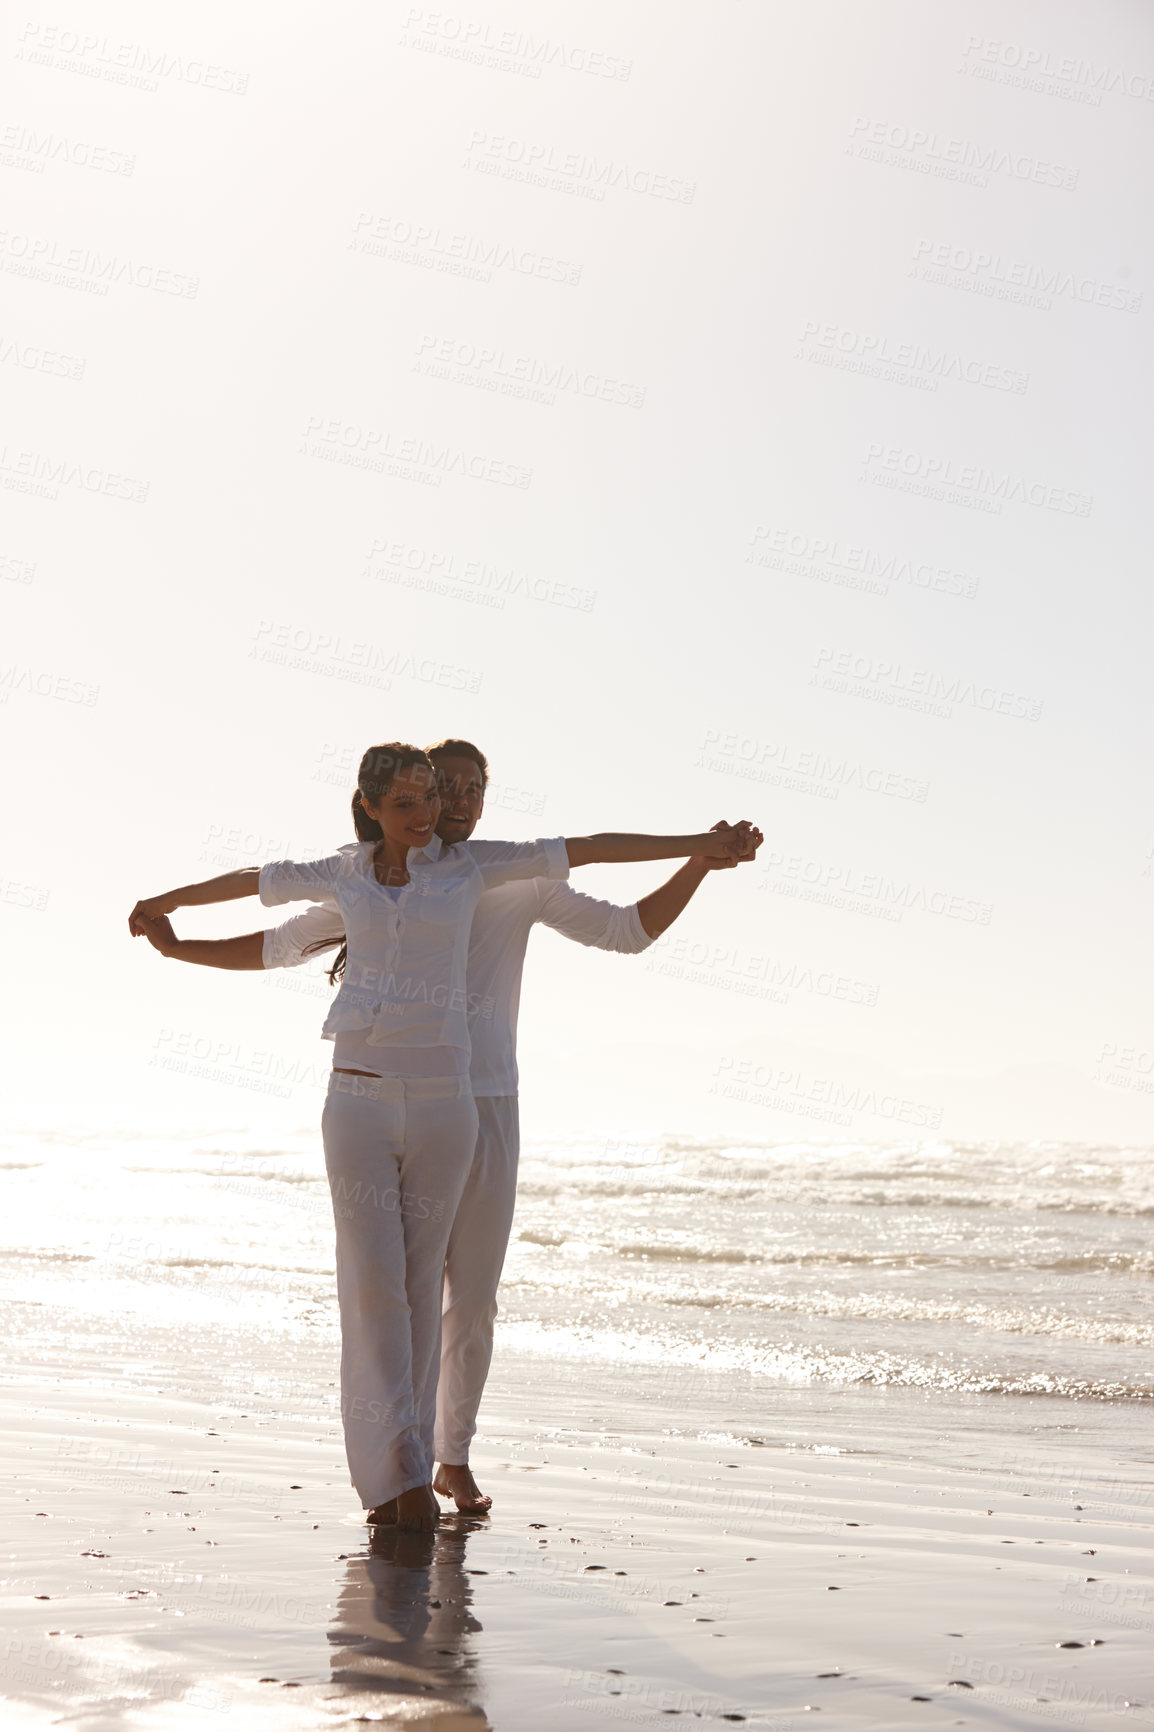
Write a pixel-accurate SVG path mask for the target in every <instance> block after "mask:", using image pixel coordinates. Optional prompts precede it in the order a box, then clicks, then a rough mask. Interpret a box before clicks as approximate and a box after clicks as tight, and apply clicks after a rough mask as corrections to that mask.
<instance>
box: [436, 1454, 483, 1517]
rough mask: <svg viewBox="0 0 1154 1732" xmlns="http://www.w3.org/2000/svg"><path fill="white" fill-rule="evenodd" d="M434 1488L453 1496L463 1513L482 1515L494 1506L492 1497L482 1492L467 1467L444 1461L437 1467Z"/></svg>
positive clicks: (445, 1494) (445, 1495)
mask: <svg viewBox="0 0 1154 1732" xmlns="http://www.w3.org/2000/svg"><path fill="white" fill-rule="evenodd" d="M433 1490H434V1491H439V1492H440V1494H441V1496H442V1497H451V1498H452V1500H453V1502H454V1503H455V1504H456V1506H457V1508H458V1509H459V1510H460V1511H461V1513H462V1515H480V1514H482V1512H483V1511H485V1510H487V1509H492V1507H493V1500H492V1498H491V1497H488V1496H486V1494H485V1493H484V1492H482V1490H481V1488H480V1486H479V1485H478V1484H477V1482H476V1480H475V1479H474V1478H473V1476H472V1474H471V1473H470V1472H469V1469H468V1468H467V1467H452V1466H451V1465H450V1464H449V1463H448V1462H444V1461H443V1462H442V1463H441V1465H440V1467H439V1468H438V1469H437V1477H436V1479H435V1480H434V1481H433Z"/></svg>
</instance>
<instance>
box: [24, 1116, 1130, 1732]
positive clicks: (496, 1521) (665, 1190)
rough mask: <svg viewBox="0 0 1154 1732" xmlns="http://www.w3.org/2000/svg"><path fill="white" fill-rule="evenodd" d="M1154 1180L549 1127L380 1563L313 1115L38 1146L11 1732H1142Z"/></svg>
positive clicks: (28, 1279) (1044, 1156)
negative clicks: (428, 1514)
mask: <svg viewBox="0 0 1154 1732" xmlns="http://www.w3.org/2000/svg"><path fill="white" fill-rule="evenodd" d="M1139 1155H1140V1152H1137V1151H1129V1152H1127V1151H1117V1150H1115V1151H1097V1152H1095V1151H1091V1150H1087V1149H1084V1148H1079V1149H1077V1150H1070V1149H1066V1150H1058V1149H1049V1150H1040V1149H1038V1148H1030V1149H1017V1150H1008V1149H1005V1148H1003V1149H1000V1150H993V1149H991V1150H985V1151H983V1150H981V1149H969V1150H957V1149H953V1150H951V1149H949V1148H947V1147H944V1146H936V1147H934V1148H932V1149H931V1148H928V1147H926V1146H924V1145H923V1146H919V1145H915V1144H904V1145H896V1144H895V1145H889V1146H886V1147H880V1146H879V1147H874V1148H866V1147H864V1146H857V1147H853V1148H850V1147H848V1146H830V1147H826V1148H824V1149H823V1148H819V1147H818V1146H816V1145H814V1146H793V1147H791V1148H788V1149H787V1148H785V1147H782V1146H778V1147H770V1148H755V1147H752V1146H743V1147H728V1148H726V1147H720V1146H715V1145H707V1144H702V1143H701V1142H695V1143H682V1142H679V1141H678V1140H677V1139H673V1138H665V1139H658V1138H654V1139H653V1140H652V1141H651V1142H646V1143H632V1144H629V1145H623V1144H608V1143H604V1144H600V1145H594V1144H591V1143H590V1142H588V1141H586V1142H584V1143H574V1144H571V1145H565V1144H561V1143H557V1142H556V1141H554V1142H549V1143H539V1144H532V1143H530V1146H529V1147H528V1148H527V1150H526V1154H525V1160H524V1170H523V1179H522V1194H521V1203H520V1206H519V1215H518V1221H517V1225H516V1226H515V1229H514V1244H513V1247H512V1249H511V1252H510V1259H509V1265H508V1269H507V1277H508V1279H507V1284H506V1289H505V1295H504V1300H505V1304H504V1313H503V1317H502V1320H501V1322H500V1323H499V1325H498V1346H497V1354H496V1359H495V1364H494V1370H493V1374H492V1377H491V1380H490V1384H489V1389H488V1392H487V1397H486V1402H485V1405H484V1407H483V1409H482V1415H481V1430H480V1434H479V1436H478V1439H477V1443H476V1446H475V1451H474V1467H475V1471H476V1474H477V1477H478V1479H479V1481H480V1483H481V1484H482V1486H483V1487H484V1488H485V1489H487V1490H489V1491H490V1492H491V1493H492V1494H493V1498H494V1507H493V1511H492V1514H491V1515H490V1516H489V1517H487V1518H481V1519H465V1518H458V1517H454V1518H447V1519H446V1520H445V1522H444V1523H443V1525H442V1527H441V1529H440V1531H439V1532H438V1534H437V1535H436V1536H435V1537H430V1538H423V1537H420V1536H411V1535H399V1534H397V1533H396V1531H395V1530H390V1529H378V1530H376V1531H375V1536H374V1538H373V1539H372V1542H371V1543H370V1537H369V1533H368V1530H367V1528H366V1527H365V1525H364V1523H363V1521H362V1519H361V1514H360V1511H359V1510H358V1509H357V1507H356V1499H355V1497H354V1495H353V1493H352V1491H351V1489H350V1488H349V1485H348V1476H347V1470H346V1467H345V1463H344V1456H343V1448H342V1444H341V1437H340V1424H339V1405H338V1395H337V1389H336V1377H337V1350H338V1339H339V1338H338V1332H337V1326H336V1306H335V1297H334V1294H333V1290H332V1274H331V1268H332V1264H331V1216H330V1215H328V1214H327V1213H326V1212H327V1211H328V1210H329V1207H330V1205H329V1201H328V1194H327V1188H326V1187H325V1184H324V1179H323V1168H322V1166H321V1164H320V1161H319V1139H318V1138H317V1137H316V1134H315V1132H308V1131H302V1132H301V1133H300V1134H299V1137H297V1138H295V1139H294V1138H292V1137H283V1138H281V1139H279V1141H278V1143H277V1145H276V1146H270V1147H262V1146H261V1144H260V1142H259V1139H258V1138H257V1137H256V1135H255V1134H249V1133H247V1132H244V1131H241V1130H235V1129H234V1130H229V1131H219V1132H216V1133H211V1132H208V1131H204V1130H202V1131H201V1132H199V1133H196V1132H188V1133H182V1134H181V1136H180V1137H170V1138H169V1139H168V1140H167V1141H164V1140H163V1139H160V1138H158V1137H157V1136H155V1135H149V1134H144V1133H139V1134H137V1135H135V1136H132V1137H128V1136H126V1135H124V1134H121V1133H116V1134H113V1133H109V1134H108V1135H107V1136H105V1137H100V1138H98V1137H95V1136H92V1137H89V1138H75V1137H73V1138H69V1137H63V1136H62V1137H56V1138H53V1139H51V1140H49V1139H47V1138H44V1137H41V1138H40V1139H39V1140H36V1141H32V1140H29V1139H26V1140H25V1141H24V1142H23V1143H22V1144H21V1143H19V1140H18V1139H16V1140H13V1141H12V1142H11V1143H10V1144H9V1146H8V1149H7V1152H6V1154H5V1156H4V1160H5V1163H6V1166H7V1170H6V1171H5V1174H4V1177H5V1182H6V1192H7V1197H8V1202H9V1207H8V1209H7V1212H6V1216H5V1229H4V1241H5V1286H4V1292H5V1304H4V1309H5V1319H6V1323H7V1325H8V1330H9V1341H10V1349H9V1358H8V1363H7V1367H6V1370H5V1375H4V1378H3V1426H4V1431H5V1434H6V1435H5V1449H4V1457H5V1472H4V1482H5V1492H6V1494H7V1497H6V1502H7V1506H8V1510H9V1512H10V1513H9V1518H8V1520H7V1522H6V1529H5V1531H6V1535H7V1537H8V1547H7V1551H8V1557H7V1569H6V1571H5V1582H4V1595H5V1661H4V1670H3V1683H2V1686H0V1695H2V1699H3V1710H4V1724H5V1726H6V1727H7V1726H9V1725H11V1726H13V1727H16V1728H21V1727H25V1726H27V1727H34V1726H47V1725H55V1724H67V1725H75V1726H81V1727H84V1728H93V1729H105V1728H107V1729H109V1732H111V1729H112V1728H120V1727H124V1728H136V1727H140V1728H153V1727H157V1728H159V1727H169V1726H171V1727H180V1726H224V1727H228V1726H233V1725H243V1726H245V1727H246V1728H247V1727H249V1726H252V1727H255V1728H263V1727H266V1726H267V1727H270V1728H271V1727H278V1728H279V1727H285V1728H296V1727H300V1728H311V1727H322V1726H325V1727H327V1726H331V1725H340V1724H344V1723H349V1724H361V1723H366V1722H369V1723H371V1722H383V1723H385V1724H398V1725H400V1724H409V1723H412V1724H417V1725H421V1726H429V1727H436V1728H445V1729H449V1728H456V1727H485V1726H491V1727H493V1728H497V1729H522V1728H524V1729H526V1732H530V1729H536V1728H540V1727H549V1728H558V1729H568V1728H580V1727H584V1726H591V1725H600V1724H605V1725H613V1724H618V1723H627V1724H634V1725H647V1724H651V1725H657V1724H659V1723H660V1724H665V1723H669V1722H670V1721H673V1720H678V1721H684V1722H687V1723H688V1722H693V1723H701V1724H704V1725H709V1724H716V1725H724V1724H730V1723H735V1722H744V1723H747V1724H750V1725H752V1726H760V1727H763V1728H774V1729H776V1732H785V1729H786V1728H795V1727H801V1726H803V1725H811V1724H814V1723H815V1721H814V1719H813V1718H812V1717H813V1716H815V1715H818V1714H820V1715H821V1719H820V1720H819V1721H817V1722H816V1723H817V1724H820V1725H824V1726H827V1727H829V1726H834V1727H846V1728H856V1727H885V1726H891V1725H892V1726H894V1727H907V1726H908V1727H918V1728H921V1727H937V1726H953V1725H974V1726H997V1727H1006V1728H1012V1727H1019V1726H1073V1727H1082V1728H1086V1729H1087V1732H1094V1729H1096V1728H1098V1727H1112V1726H1116V1725H1120V1726H1126V1725H1133V1726H1135V1727H1140V1726H1144V1725H1150V1724H1154V1687H1152V1680H1151V1676H1150V1673H1151V1663H1150V1653H1151V1634H1152V1633H1154V1558H1152V1555H1151V1550H1152V1548H1151V1517H1152V1513H1154V1451H1152V1450H1151V1447H1150V1442H1149V1416H1150V1409H1149V1405H1148V1403H1149V1401H1150V1399H1151V1398H1154V1381H1152V1380H1151V1379H1150V1377H1149V1375H1148V1370H1149V1353H1148V1337H1149V1313H1148V1310H1146V1311H1145V1312H1144V1311H1143V1306H1144V1305H1146V1306H1148V1300H1147V1299H1146V1297H1145V1284H1146V1283H1148V1278H1149V1277H1148V1264H1144V1263H1143V1261H1142V1259H1143V1255H1144V1251H1143V1233H1144V1224H1145V1216H1144V1214H1143V1211H1144V1210H1145V1209H1146V1208H1147V1207H1148V1198H1147V1196H1146V1193H1145V1192H1144V1191H1143V1190H1142V1189H1141V1187H1140V1184H1139V1182H1138V1180H1137V1178H1135V1177H1134V1176H1133V1174H1131V1178H1130V1179H1128V1180H1127V1183H1126V1184H1125V1185H1124V1186H1123V1185H1122V1184H1120V1183H1119V1176H1120V1174H1121V1175H1125V1174H1126V1173H1130V1171H1131V1168H1133V1170H1134V1173H1137V1171H1138V1169H1139V1166H1140V1159H1139ZM1145 1255H1147V1256H1148V1253H1145ZM1015 1296H1016V1297H1015Z"/></svg>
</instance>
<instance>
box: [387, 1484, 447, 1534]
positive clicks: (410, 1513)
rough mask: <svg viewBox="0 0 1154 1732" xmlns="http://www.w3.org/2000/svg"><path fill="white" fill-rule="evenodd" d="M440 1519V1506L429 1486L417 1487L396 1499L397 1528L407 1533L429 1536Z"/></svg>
mask: <svg viewBox="0 0 1154 1732" xmlns="http://www.w3.org/2000/svg"><path fill="white" fill-rule="evenodd" d="M440 1519H441V1506H440V1504H439V1503H438V1502H437V1500H436V1498H435V1497H434V1496H433V1488H432V1486H431V1485H417V1486H414V1487H413V1489H412V1490H411V1491H403V1492H402V1493H401V1495H400V1497H398V1499H397V1526H398V1527H399V1528H402V1529H405V1530H407V1531H408V1532H409V1533H420V1534H431V1533H432V1531H433V1529H434V1528H435V1527H436V1525H437V1523H438V1522H439V1521H440Z"/></svg>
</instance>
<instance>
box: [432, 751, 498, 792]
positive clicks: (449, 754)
mask: <svg viewBox="0 0 1154 1732" xmlns="http://www.w3.org/2000/svg"><path fill="white" fill-rule="evenodd" d="M428 756H429V757H430V758H431V759H432V760H433V763H434V765H435V764H436V762H437V759H438V758H441V757H446V758H472V760H473V762H474V764H476V766H477V768H478V770H480V772H481V786H482V788H487V787H488V786H489V760H488V759H487V758H486V756H485V754H484V752H482V751H481V749H480V747H479V746H475V745H474V744H473V742H472V740H438V741H437V743H436V745H435V746H430V747H429V748H428Z"/></svg>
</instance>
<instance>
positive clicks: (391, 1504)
mask: <svg viewBox="0 0 1154 1732" xmlns="http://www.w3.org/2000/svg"><path fill="white" fill-rule="evenodd" d="M396 1519H397V1500H396V1498H395V1497H391V1498H390V1499H389V1501H388V1503H379V1504H378V1505H377V1507H376V1509H371V1510H370V1511H369V1513H368V1515H367V1516H366V1517H365V1520H366V1521H367V1522H368V1523H369V1524H370V1525H373V1524H378V1523H379V1524H380V1525H381V1526H382V1527H383V1526H384V1525H385V1524H386V1523H388V1524H389V1525H390V1526H391V1525H392V1523H393V1522H395V1521H396Z"/></svg>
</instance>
